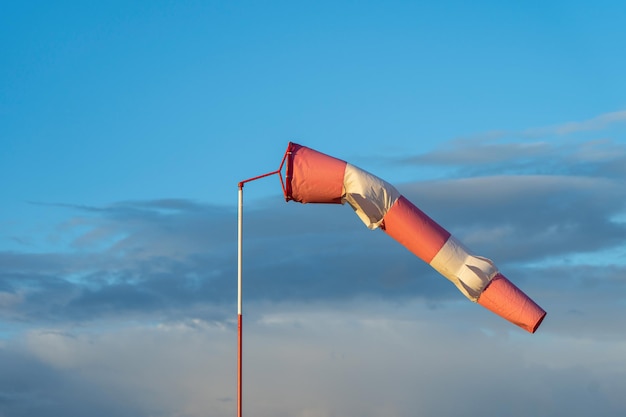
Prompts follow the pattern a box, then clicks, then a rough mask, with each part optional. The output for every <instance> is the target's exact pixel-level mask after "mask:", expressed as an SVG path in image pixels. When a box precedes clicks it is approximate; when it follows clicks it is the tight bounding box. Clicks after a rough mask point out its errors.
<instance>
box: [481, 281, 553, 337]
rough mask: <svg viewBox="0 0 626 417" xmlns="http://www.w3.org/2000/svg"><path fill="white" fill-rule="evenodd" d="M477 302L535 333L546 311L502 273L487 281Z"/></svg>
mask: <svg viewBox="0 0 626 417" xmlns="http://www.w3.org/2000/svg"><path fill="white" fill-rule="evenodd" d="M478 304H480V305H481V306H483V307H485V308H486V309H487V310H489V311H492V312H494V313H496V314H497V315H499V316H500V317H502V318H505V319H507V320H508V321H510V322H511V323H513V324H516V325H518V326H519V327H521V328H522V329H524V330H527V331H529V332H530V333H535V330H537V328H538V327H539V325H540V324H541V322H542V321H543V319H544V317H545V316H546V312H545V311H544V310H543V309H542V308H541V307H539V306H538V305H537V304H536V303H535V302H534V301H533V300H531V299H530V298H529V297H528V296H527V295H526V294H524V293H523V292H522V291H521V290H520V289H519V288H517V287H516V286H515V284H513V283H512V282H511V281H509V280H508V279H506V277H504V276H503V275H502V274H498V275H496V276H495V277H494V279H493V280H491V282H490V283H489V285H488V286H487V288H485V290H484V291H483V292H482V294H481V295H480V297H479V298H478Z"/></svg>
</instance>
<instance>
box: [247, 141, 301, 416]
mask: <svg viewBox="0 0 626 417" xmlns="http://www.w3.org/2000/svg"><path fill="white" fill-rule="evenodd" d="M290 154H291V152H290V151H289V150H287V152H285V155H284V156H283V160H282V161H281V162H280V166H279V167H278V169H277V170H276V171H272V172H268V173H267V174H263V175H259V176H257V177H253V178H248V179H247V180H243V181H241V182H239V206H238V212H237V417H241V415H242V400H243V395H242V386H243V363H242V351H243V343H242V339H243V330H242V327H243V323H242V321H243V312H242V304H243V303H242V295H241V293H242V291H241V281H242V280H241V276H242V263H243V186H244V184H245V183H247V182H250V181H254V180H258V179H260V178H265V177H269V176H270V175H275V174H278V177H279V178H280V183H281V186H282V187H283V192H284V193H285V196H286V195H287V192H286V191H285V184H284V181H283V176H282V174H281V170H282V169H283V166H284V165H285V161H286V159H287V157H288V155H290ZM286 175H289V173H288V172H287V174H286Z"/></svg>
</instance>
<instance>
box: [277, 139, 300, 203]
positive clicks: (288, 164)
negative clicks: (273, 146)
mask: <svg viewBox="0 0 626 417" xmlns="http://www.w3.org/2000/svg"><path fill="white" fill-rule="evenodd" d="M297 146H298V145H297V144H295V143H293V142H289V145H287V150H286V151H285V155H283V160H282V161H281V163H280V167H279V168H278V174H279V176H280V183H281V185H282V187H283V194H284V195H285V201H287V202H288V201H291V200H293V195H292V192H293V188H292V186H291V179H292V178H293V151H294V150H295V149H296V147H297ZM283 166H284V167H285V179H284V181H283V177H282V174H281V172H282V170H283Z"/></svg>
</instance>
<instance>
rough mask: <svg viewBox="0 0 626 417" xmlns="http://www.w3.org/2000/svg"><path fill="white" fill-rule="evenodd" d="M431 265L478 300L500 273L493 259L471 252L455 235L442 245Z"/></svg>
mask: <svg viewBox="0 0 626 417" xmlns="http://www.w3.org/2000/svg"><path fill="white" fill-rule="evenodd" d="M430 266H432V267H433V268H435V269H436V270H437V271H438V272H439V273H440V274H441V275H443V276H444V277H446V278H448V279H449V280H450V281H452V283H454V285H456V286H457V288H458V289H459V290H460V291H461V292H462V293H463V294H465V296H466V297H467V298H469V299H470V300H472V301H476V300H478V297H479V296H480V294H481V293H482V292H483V290H484V289H485V287H486V286H487V284H489V282H490V281H491V280H492V279H493V277H494V276H496V274H497V273H498V269H497V268H496V266H495V265H494V264H493V262H491V260H489V259H487V258H483V257H480V256H474V255H472V254H470V253H469V252H468V250H467V249H466V248H465V246H463V244H462V243H461V242H459V241H458V240H456V239H455V238H454V236H450V238H449V239H448V241H447V242H446V243H445V244H444V245H443V246H442V247H441V249H440V250H439V252H437V255H435V257H434V258H433V260H432V261H431V262H430Z"/></svg>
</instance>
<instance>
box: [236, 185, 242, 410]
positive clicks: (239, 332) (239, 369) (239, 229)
mask: <svg viewBox="0 0 626 417" xmlns="http://www.w3.org/2000/svg"><path fill="white" fill-rule="evenodd" d="M237 224H238V227H237V346H238V348H237V417H241V412H242V410H241V405H242V404H241V403H242V401H241V400H242V392H241V388H242V363H241V359H242V352H241V351H242V328H241V327H242V309H241V266H242V248H243V245H242V241H243V239H242V237H243V182H240V183H239V210H238V214H237Z"/></svg>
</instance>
